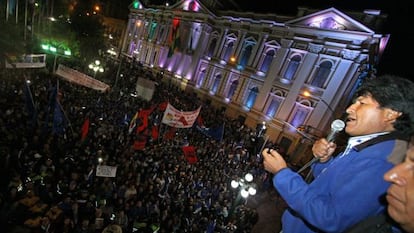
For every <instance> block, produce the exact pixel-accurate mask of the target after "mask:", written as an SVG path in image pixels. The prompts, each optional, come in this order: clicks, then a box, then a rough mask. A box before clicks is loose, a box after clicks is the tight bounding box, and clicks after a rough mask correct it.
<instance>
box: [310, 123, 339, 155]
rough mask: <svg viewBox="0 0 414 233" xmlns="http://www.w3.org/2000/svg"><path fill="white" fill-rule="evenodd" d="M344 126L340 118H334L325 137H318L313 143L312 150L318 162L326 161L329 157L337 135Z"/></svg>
mask: <svg viewBox="0 0 414 233" xmlns="http://www.w3.org/2000/svg"><path fill="white" fill-rule="evenodd" d="M344 128H345V123H344V122H343V121H342V120H339V119H337V120H334V121H333V122H332V124H331V131H330V132H329V134H328V135H327V136H326V139H319V140H318V141H316V142H315V143H314V144H313V147H312V152H313V155H314V156H315V158H314V159H313V160H315V161H316V160H318V159H319V161H320V162H326V161H328V160H329V159H330V157H331V155H332V154H333V152H334V151H335V149H336V145H335V144H333V143H331V142H334V141H335V139H336V137H337V135H338V134H339V133H340V132H341V131H342V130H343V129H344Z"/></svg>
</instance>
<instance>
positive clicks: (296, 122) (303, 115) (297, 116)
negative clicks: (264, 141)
mask: <svg viewBox="0 0 414 233" xmlns="http://www.w3.org/2000/svg"><path fill="white" fill-rule="evenodd" d="M310 111H311V108H310V107H308V106H306V105H303V104H300V103H297V104H296V107H295V109H294V110H293V112H294V113H293V117H292V118H291V119H290V122H289V123H290V124H291V125H293V126H295V127H296V128H297V127H299V126H301V125H303V123H304V122H305V121H306V119H307V117H308V115H309V113H310Z"/></svg>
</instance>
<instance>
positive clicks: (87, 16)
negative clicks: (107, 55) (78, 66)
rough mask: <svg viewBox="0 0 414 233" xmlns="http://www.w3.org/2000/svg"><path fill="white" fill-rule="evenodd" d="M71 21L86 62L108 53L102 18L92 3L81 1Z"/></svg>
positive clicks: (81, 54) (71, 15) (72, 14)
mask: <svg viewBox="0 0 414 233" xmlns="http://www.w3.org/2000/svg"><path fill="white" fill-rule="evenodd" d="M70 20H71V24H70V25H71V28H72V30H73V31H74V32H75V36H76V39H77V40H78V41H79V51H80V56H81V57H82V59H83V60H84V61H90V60H93V59H95V58H96V57H97V56H98V55H99V54H100V53H101V52H103V51H106V50H105V43H104V26H103V24H102V18H101V15H100V14H99V12H97V11H96V9H94V5H93V2H92V1H90V0H88V1H79V2H78V4H77V5H76V6H75V7H74V10H73V11H72V12H71V14H70Z"/></svg>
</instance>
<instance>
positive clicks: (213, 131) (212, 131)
mask: <svg viewBox="0 0 414 233" xmlns="http://www.w3.org/2000/svg"><path fill="white" fill-rule="evenodd" d="M196 128H197V129H198V130H199V131H200V132H201V133H203V134H204V135H206V136H207V137H210V138H213V139H214V140H216V141H219V142H221V141H222V140H223V136H224V123H223V124H221V125H219V126H216V127H211V128H206V127H200V126H198V125H197V126H196Z"/></svg>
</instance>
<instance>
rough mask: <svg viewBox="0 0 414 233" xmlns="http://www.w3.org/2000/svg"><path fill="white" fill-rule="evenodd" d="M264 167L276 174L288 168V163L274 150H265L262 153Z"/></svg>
mask: <svg viewBox="0 0 414 233" xmlns="http://www.w3.org/2000/svg"><path fill="white" fill-rule="evenodd" d="M262 156H263V165H264V168H265V170H266V171H268V172H270V173H272V174H276V173H278V172H279V171H280V170H282V169H283V168H286V167H287V165H286V161H285V160H284V159H283V157H282V156H281V155H280V154H279V153H278V152H277V151H276V150H274V149H269V148H265V149H264V150H263V151H262Z"/></svg>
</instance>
